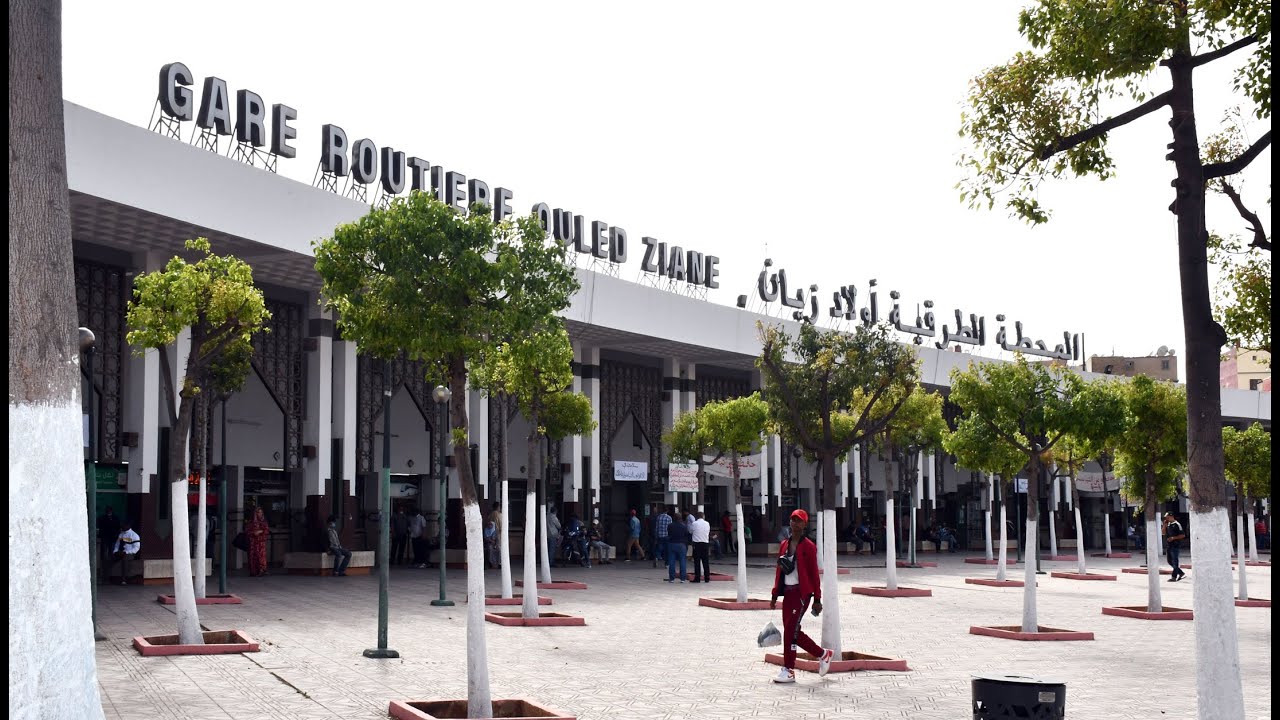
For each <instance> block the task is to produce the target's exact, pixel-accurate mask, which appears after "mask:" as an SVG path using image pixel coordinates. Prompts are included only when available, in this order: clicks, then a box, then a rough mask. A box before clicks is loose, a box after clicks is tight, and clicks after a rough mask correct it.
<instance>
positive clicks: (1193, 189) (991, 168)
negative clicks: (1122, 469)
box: [960, 0, 1271, 718]
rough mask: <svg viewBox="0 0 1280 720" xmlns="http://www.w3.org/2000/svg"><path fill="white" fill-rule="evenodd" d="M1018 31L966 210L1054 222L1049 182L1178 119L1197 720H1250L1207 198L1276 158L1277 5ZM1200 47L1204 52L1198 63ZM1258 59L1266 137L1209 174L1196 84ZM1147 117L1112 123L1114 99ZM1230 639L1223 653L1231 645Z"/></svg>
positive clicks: (1070, 21) (1051, 9) (1075, 6)
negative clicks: (1046, 199) (1151, 91)
mask: <svg viewBox="0 0 1280 720" xmlns="http://www.w3.org/2000/svg"><path fill="white" fill-rule="evenodd" d="M1019 28H1020V30H1021V32H1022V34H1023V36H1024V37H1026V38H1027V40H1028V41H1029V42H1030V44H1031V46H1032V48H1033V50H1032V51H1028V52H1019V53H1018V54H1017V55H1015V56H1014V58H1013V59H1012V60H1011V61H1010V62H1009V63H1008V64H1006V65H1002V66H998V67H994V68H991V69H988V70H987V71H985V72H984V73H983V74H981V75H979V76H978V77H977V78H975V79H974V80H973V82H972V83H971V85H970V96H969V101H970V106H971V107H970V110H969V112H967V113H965V114H964V116H963V117H962V120H961V128H960V132H961V135H962V136H964V137H967V138H969V139H970V140H972V142H973V144H974V151H973V152H972V153H971V154H968V155H966V156H965V157H963V158H962V160H961V164H962V166H963V167H965V168H966V171H967V173H968V177H967V178H966V179H965V180H963V181H962V182H961V188H962V192H961V199H962V201H968V202H969V204H970V205H971V206H985V207H992V206H993V205H994V203H995V198H996V195H997V194H999V193H1002V192H1005V191H1006V190H1007V189H1009V188H1012V191H1011V192H1009V197H1008V200H1007V203H1006V206H1007V207H1008V208H1009V210H1010V211H1011V213H1012V214H1013V215H1015V216H1018V217H1021V218H1024V219H1026V220H1028V221H1030V222H1032V223H1041V222H1045V221H1046V220H1048V217H1049V216H1048V213H1047V212H1046V211H1045V209H1044V208H1042V207H1041V206H1040V204H1039V202H1038V201H1037V200H1036V198H1035V192H1036V189H1037V188H1038V186H1039V184H1040V183H1041V182H1042V181H1043V180H1045V179H1047V178H1060V177H1064V176H1070V175H1074V176H1087V175H1093V176H1096V177H1098V178H1099V179H1105V178H1107V177H1108V176H1110V175H1111V173H1112V171H1113V163H1112V160H1111V157H1110V155H1108V153H1107V149H1106V141H1107V136H1108V134H1109V133H1110V132H1111V131H1112V130H1115V129H1117V128H1120V127H1122V126H1124V125H1126V124H1128V123H1130V122H1133V121H1134V120H1137V119H1138V118H1141V117H1143V116H1146V115H1148V114H1151V113H1153V112H1156V111H1157V110H1163V109H1164V108H1168V110H1169V111H1170V113H1171V120H1170V123H1169V124H1170V130H1171V133H1170V135H1171V137H1170V140H1171V142H1170V143H1169V145H1168V148H1169V149H1170V150H1171V152H1169V153H1168V155H1166V156H1165V159H1166V160H1171V161H1173V163H1174V166H1175V169H1176V172H1177V177H1176V179H1175V180H1174V181H1173V183H1172V184H1173V186H1174V192H1173V195H1174V201H1173V204H1171V205H1170V210H1171V211H1172V212H1173V213H1174V214H1175V215H1176V217H1177V240H1178V267H1179V278H1180V281H1181V294H1182V307H1181V310H1182V317H1183V326H1184V332H1185V337H1184V339H1185V342H1186V347H1187V356H1186V357H1187V360H1186V363H1187V388H1188V397H1187V400H1188V402H1187V418H1188V431H1189V435H1188V443H1189V445H1190V453H1189V456H1190V458H1191V464H1190V475H1191V484H1190V485H1191V487H1190V492H1191V495H1190V497H1191V506H1192V512H1193V515H1192V522H1191V533H1192V539H1193V542H1194V545H1195V547H1196V554H1197V556H1198V559H1199V562H1198V563H1197V564H1199V565H1201V567H1205V568H1207V569H1208V571H1207V572H1205V571H1201V572H1200V574H1199V580H1198V581H1197V582H1196V583H1195V587H1194V594H1195V623H1196V643H1197V648H1198V653H1197V655H1198V657H1200V659H1201V661H1200V662H1199V663H1197V666H1196V685H1197V689H1198V693H1197V696H1198V700H1199V706H1200V717H1202V718H1209V717H1243V716H1244V692H1243V689H1242V685H1241V680H1240V670H1239V668H1240V664H1239V660H1238V657H1239V649H1238V644H1237V643H1236V642H1235V610H1234V608H1233V607H1232V599H1231V597H1230V595H1229V592H1228V587H1229V584H1230V570H1229V569H1228V564H1227V558H1228V555H1229V554H1230V544H1231V539H1230V532H1229V528H1228V512H1227V496H1226V490H1225V485H1226V483H1225V482H1224V481H1223V469H1222V444H1221V443H1222V433H1221V430H1222V408H1221V391H1220V389H1219V387H1218V357H1219V351H1220V349H1221V347H1222V345H1223V344H1224V343H1225V341H1226V340H1227V334H1226V331H1225V330H1224V329H1223V328H1222V327H1221V326H1220V325H1218V323H1216V322H1215V321H1214V319H1213V308H1212V305H1211V302H1210V295H1209V277H1208V250H1209V247H1208V246H1209V233H1208V230H1207V226H1206V217H1205V209H1206V208H1205V186H1206V183H1209V182H1211V181H1213V180H1216V179H1218V178H1225V177H1229V176H1232V175H1235V174H1237V173H1240V172H1241V171H1243V170H1244V169H1245V168H1247V167H1248V166H1249V164H1250V163H1251V162H1252V161H1253V160H1254V159H1255V158H1257V157H1258V156H1259V155H1260V154H1261V153H1262V151H1263V150H1265V149H1266V148H1268V147H1270V145H1271V129H1270V119H1271V4H1270V3H1269V2H1264V1H1263V0H1243V1H1242V2H1220V1H1219V0H1190V1H1188V2H1171V3H1151V2H1141V1H1140V0H1124V1H1117V2H1101V1H1100V0H1040V2H1038V3H1037V4H1036V5H1034V6H1033V7H1031V8H1028V9H1025V10H1023V11H1022V12H1021V15H1020V17H1019ZM1193 48H1197V49H1201V48H1202V49H1203V50H1202V51H1201V52H1198V53H1196V52H1194V51H1193ZM1244 49H1249V51H1250V55H1249V57H1248V59H1247V60H1246V61H1245V62H1244V64H1243V66H1242V67H1241V68H1240V69H1239V70H1238V71H1237V73H1236V75H1235V79H1234V85H1235V88H1236V89H1237V90H1239V91H1241V92H1242V93H1243V95H1244V96H1245V98H1247V100H1248V101H1249V103H1250V105H1251V108H1252V114H1253V116H1254V117H1255V118H1256V119H1257V120H1259V121H1263V122H1264V123H1265V124H1266V126H1267V127H1266V131H1265V132H1264V133H1262V135H1261V136H1259V137H1258V139H1257V140H1256V141H1254V142H1253V143H1252V144H1251V145H1250V146H1249V147H1248V148H1247V149H1245V150H1244V151H1243V152H1242V153H1240V154H1238V155H1236V156H1235V157H1232V158H1231V159H1229V160H1225V161H1222V162H1208V163H1206V162H1205V161H1204V160H1203V159H1202V156H1201V152H1200V147H1199V140H1198V136H1197V128H1196V109H1195V102H1194V82H1193V73H1194V71H1195V69H1196V68H1198V67H1201V66H1204V65H1206V64H1208V63H1210V62H1213V61H1215V60H1219V59H1221V58H1224V57H1226V56H1228V55H1230V54H1231V53H1234V52H1237V51H1240V50H1244ZM1161 68H1163V69H1164V70H1167V71H1168V72H1169V77H1170V86H1169V89H1168V90H1166V91H1164V92H1162V93H1159V94H1158V95H1155V96H1154V97H1150V98H1148V97H1147V96H1146V90H1145V88H1146V87H1148V85H1147V83H1146V80H1147V79H1148V77H1149V76H1150V75H1151V74H1152V73H1154V72H1155V71H1157V70H1159V69H1161ZM1125 96H1127V97H1129V98H1130V99H1132V101H1133V102H1134V103H1136V105H1135V106H1134V107H1133V108H1132V109H1131V110H1128V111H1126V112H1123V113H1120V114H1119V115H1115V116H1113V117H1110V118H1108V119H1106V120H1103V121H1101V122H1098V121H1097V118H1099V117H1103V113H1102V106H1103V104H1104V102H1110V101H1112V100H1114V99H1115V98H1117V97H1125ZM1223 638H1226V640H1223Z"/></svg>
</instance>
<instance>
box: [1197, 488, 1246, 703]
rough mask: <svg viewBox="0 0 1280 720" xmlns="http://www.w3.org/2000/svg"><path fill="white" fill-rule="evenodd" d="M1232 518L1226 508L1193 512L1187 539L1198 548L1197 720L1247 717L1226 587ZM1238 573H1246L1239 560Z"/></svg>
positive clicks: (1232, 607)
mask: <svg viewBox="0 0 1280 720" xmlns="http://www.w3.org/2000/svg"><path fill="white" fill-rule="evenodd" d="M1230 522H1231V520H1230V517H1229V516H1228V511H1227V509H1226V508H1225V507H1215V508H1213V509H1212V510H1210V511H1208V512H1197V511H1195V510H1194V509H1193V510H1192V512H1191V544H1192V546H1193V547H1195V549H1196V581H1195V582H1194V583H1192V584H1191V587H1192V597H1193V598H1194V599H1193V603H1194V604H1193V606H1192V610H1194V612H1195V620H1194V621H1193V622H1194V624H1195V631H1196V647H1195V658H1196V700H1197V704H1198V706H1199V708H1200V720H1216V719H1217V718H1233V719H1235V718H1244V717H1245V713H1244V690H1243V688H1242V686H1241V680H1240V643H1239V640H1238V638H1237V637H1236V608H1235V603H1234V602H1233V601H1232V598H1231V590H1230V588H1231V526H1230ZM1240 572H1241V574H1243V573H1244V567H1243V565H1242V566H1241V568H1240Z"/></svg>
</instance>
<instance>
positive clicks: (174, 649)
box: [133, 630, 258, 657]
mask: <svg viewBox="0 0 1280 720" xmlns="http://www.w3.org/2000/svg"><path fill="white" fill-rule="evenodd" d="M203 634H204V644H203V645H179V644H178V636H177V635H152V636H149V637H135V638H134V639H133V646H134V647H135V648H137V649H138V652H139V653H141V654H142V655H143V656H144V657H152V656H155V655H229V654H235V653H246V652H258V643H256V642H254V641H253V638H250V637H249V636H248V635H245V634H244V633H242V632H240V631H239V630H206V631H205V632H204V633H203Z"/></svg>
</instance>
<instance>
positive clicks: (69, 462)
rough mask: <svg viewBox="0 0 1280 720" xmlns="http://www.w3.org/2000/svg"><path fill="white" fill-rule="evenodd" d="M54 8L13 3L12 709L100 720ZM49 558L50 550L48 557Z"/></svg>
mask: <svg viewBox="0 0 1280 720" xmlns="http://www.w3.org/2000/svg"><path fill="white" fill-rule="evenodd" d="M62 108H63V106H62V4H61V3H60V2H59V1H58V0H47V1H41V0H17V1H16V2H11V3H9V510H8V513H9V517H8V525H9V551H10V553H11V557H10V566H9V567H10V571H9V573H10V574H9V717H11V718H42V717H53V716H65V717H84V718H100V717H102V702H101V698H100V696H99V694H98V680H97V670H96V667H95V660H94V649H93V623H92V621H91V619H90V618H91V613H92V611H91V605H90V597H91V590H92V588H90V586H89V583H90V582H94V581H96V580H94V579H91V578H90V576H89V552H90V551H89V543H90V542H92V540H91V539H87V538H86V532H87V528H88V518H87V512H86V507H85V503H86V500H87V497H86V494H85V492H86V491H85V482H84V477H85V469H84V467H83V466H82V465H81V463H82V462H83V460H84V450H83V447H82V442H81V432H82V429H81V424H80V423H81V407H82V406H81V399H80V377H81V376H80V370H79V366H80V352H79V345H78V341H77V339H76V303H75V293H74V291H73V288H74V287H75V282H74V271H73V262H74V261H73V258H72V251H71V213H70V196H69V194H68V192H67V156H66V148H65V137H66V135H65V130H64V127H63V112H62ZM51 551H52V552H54V553H56V554H55V555H50V554H48V553H49V552H51Z"/></svg>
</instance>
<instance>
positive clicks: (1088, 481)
mask: <svg viewBox="0 0 1280 720" xmlns="http://www.w3.org/2000/svg"><path fill="white" fill-rule="evenodd" d="M1076 488H1078V489H1079V490H1080V492H1096V493H1100V492H1109V491H1111V490H1119V489H1120V481H1119V480H1117V479H1116V478H1115V477H1114V476H1113V477H1107V478H1106V480H1105V482H1104V480H1103V474H1102V473H1100V472H1082V473H1079V474H1077V475H1076Z"/></svg>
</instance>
